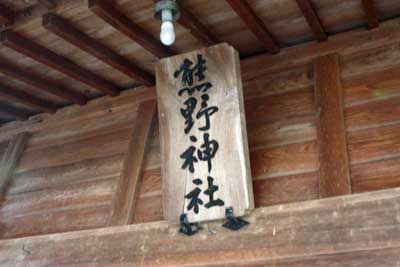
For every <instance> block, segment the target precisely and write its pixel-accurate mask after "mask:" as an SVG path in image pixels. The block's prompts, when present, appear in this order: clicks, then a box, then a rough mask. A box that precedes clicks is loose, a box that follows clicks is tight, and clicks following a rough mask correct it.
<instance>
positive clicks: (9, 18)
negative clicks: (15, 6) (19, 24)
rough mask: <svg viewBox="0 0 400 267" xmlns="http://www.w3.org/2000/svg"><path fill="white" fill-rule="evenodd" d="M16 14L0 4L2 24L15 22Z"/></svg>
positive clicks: (0, 22)
mask: <svg viewBox="0 0 400 267" xmlns="http://www.w3.org/2000/svg"><path fill="white" fill-rule="evenodd" d="M14 19H15V13H14V12H13V11H12V10H11V9H9V8H8V7H6V6H5V5H3V4H0V24H11V23H13V22H14Z"/></svg>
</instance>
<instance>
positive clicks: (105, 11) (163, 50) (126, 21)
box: [89, 0, 174, 58]
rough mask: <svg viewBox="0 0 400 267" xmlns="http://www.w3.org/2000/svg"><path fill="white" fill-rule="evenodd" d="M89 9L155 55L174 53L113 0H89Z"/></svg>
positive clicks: (165, 55)
mask: <svg viewBox="0 0 400 267" xmlns="http://www.w3.org/2000/svg"><path fill="white" fill-rule="evenodd" d="M89 9H90V10H91V11H92V12H93V13H94V14H96V15H97V16H98V17H100V18H102V19H103V20H104V21H105V22H107V23H108V24H110V25H111V26H113V27H114V28H115V29H117V30H119V31H120V32H122V33H123V34H125V35H126V36H127V37H129V38H130V39H131V40H133V41H134V42H136V43H138V44H139V45H141V46H142V47H143V48H144V49H146V50H147V51H149V52H150V53H152V54H153V55H155V56H157V57H159V58H163V57H168V56H172V55H173V54H174V52H173V51H172V50H171V49H169V48H168V47H166V46H163V45H162V44H161V42H160V41H159V40H156V39H154V38H153V37H152V36H151V35H150V34H149V33H147V32H146V31H145V30H144V29H142V28H141V27H140V26H139V25H137V24H136V23H134V22H133V21H132V20H131V19H130V18H128V17H127V16H126V15H125V14H123V13H122V12H121V11H120V10H118V9H117V8H116V7H115V6H114V5H113V4H112V3H111V1H107V0H89Z"/></svg>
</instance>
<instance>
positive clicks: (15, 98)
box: [0, 82, 57, 113]
mask: <svg viewBox="0 0 400 267" xmlns="http://www.w3.org/2000/svg"><path fill="white" fill-rule="evenodd" d="M0 98H2V99H4V100H7V101H10V102H17V103H20V104H23V105H25V106H28V107H30V108H33V109H37V110H40V111H43V112H48V113H54V112H56V110H57V108H56V107H55V106H54V105H53V104H52V103H49V102H47V101H45V100H42V99H40V98H37V97H35V96H33V95H30V94H27V93H25V92H24V91H21V90H18V89H16V88H11V87H9V86H7V85H5V84H3V83H1V82H0Z"/></svg>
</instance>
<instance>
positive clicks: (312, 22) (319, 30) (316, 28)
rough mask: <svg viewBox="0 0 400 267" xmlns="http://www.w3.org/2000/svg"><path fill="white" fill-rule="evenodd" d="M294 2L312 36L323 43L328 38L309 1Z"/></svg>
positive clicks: (297, 0) (299, 0) (298, 0)
mask: <svg viewBox="0 0 400 267" xmlns="http://www.w3.org/2000/svg"><path fill="white" fill-rule="evenodd" d="M296 2H297V5H298V6H299V8H300V10H301V12H303V15H304V17H305V19H306V20H307V22H308V25H309V26H310V28H311V30H312V31H313V32H314V35H315V36H316V37H317V39H318V40H319V41H325V40H326V39H327V38H328V37H327V35H326V32H325V30H324V27H323V26H322V23H321V20H320V18H319V16H318V14H317V12H316V11H315V8H314V6H313V4H312V3H311V0H296Z"/></svg>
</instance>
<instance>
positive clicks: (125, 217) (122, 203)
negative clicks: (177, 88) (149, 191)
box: [109, 100, 157, 225]
mask: <svg viewBox="0 0 400 267" xmlns="http://www.w3.org/2000/svg"><path fill="white" fill-rule="evenodd" d="M156 105H157V104H156V101H155V100H149V101H146V102H143V103H141V104H140V105H139V107H138V111H137V115H136V116H137V119H136V121H135V124H134V125H133V128H132V129H133V130H132V136H131V139H130V141H129V146H128V151H127V154H126V157H125V159H124V163H123V166H122V172H121V176H120V179H119V182H118V187H117V191H116V193H115V196H114V200H113V210H112V215H111V219H110V222H109V225H124V224H129V223H131V221H132V217H133V209H134V207H135V200H136V198H137V192H138V191H139V189H138V188H139V185H140V178H141V176H142V171H143V162H144V156H145V153H146V149H147V145H148V139H149V134H150V132H151V127H152V124H153V119H154V117H155V116H156Z"/></svg>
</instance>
